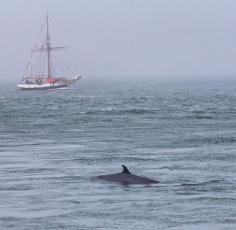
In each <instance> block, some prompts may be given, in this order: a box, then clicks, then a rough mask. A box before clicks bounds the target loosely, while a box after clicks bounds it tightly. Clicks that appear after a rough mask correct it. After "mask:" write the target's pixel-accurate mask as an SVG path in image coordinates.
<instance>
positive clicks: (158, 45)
mask: <svg viewBox="0 0 236 230" xmlns="http://www.w3.org/2000/svg"><path fill="white" fill-rule="evenodd" d="M46 11H48V12H49V15H50V19H51V20H53V21H52V22H53V24H52V27H53V26H55V28H54V29H52V38H53V40H54V43H56V44H57V41H59V39H57V36H55V34H53V32H54V31H55V32H56V33H58V34H60V36H61V37H62V38H63V39H61V41H63V42H64V43H65V44H66V45H68V46H69V47H70V49H69V50H68V51H67V52H68V54H69V55H68V56H69V57H70V60H71V65H72V66H73V68H74V69H75V70H78V72H80V73H81V74H82V75H83V76H84V77H85V78H88V79H99V78H101V79H102V78H126V77H129V78H146V79H148V78H150V79H151V78H154V77H155V78H172V77H174V78H177V79H178V78H184V77H187V78H199V76H202V77H205V76H208V77H209V78H214V77H222V76H224V77H228V78H229V77H230V76H231V77H232V76H233V75H236V25H235V24H236V13H235V12H236V1H235V0H9V1H4V0H1V7H0V28H1V42H0V50H1V52H0V60H1V65H0V66H1V67H0V70H1V74H0V81H19V80H20V79H21V77H22V75H23V74H24V70H25V66H26V63H27V61H28V59H29V55H30V49H31V48H32V47H33V45H34V44H35V42H36V40H37V36H38V33H39V30H40V27H41V24H42V23H43V19H44V17H45V14H46ZM58 37H59V36H58ZM59 45H61V44H59Z"/></svg>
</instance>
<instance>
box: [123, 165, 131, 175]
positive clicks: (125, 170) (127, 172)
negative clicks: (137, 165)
mask: <svg viewBox="0 0 236 230" xmlns="http://www.w3.org/2000/svg"><path fill="white" fill-rule="evenodd" d="M122 167H123V171H122V173H124V174H131V173H130V171H129V169H128V168H127V167H126V166H125V165H122Z"/></svg>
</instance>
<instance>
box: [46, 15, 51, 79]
mask: <svg viewBox="0 0 236 230" xmlns="http://www.w3.org/2000/svg"><path fill="white" fill-rule="evenodd" d="M47 55H48V77H50V76H51V60H50V57H51V44H50V36H49V25H48V13H47Z"/></svg>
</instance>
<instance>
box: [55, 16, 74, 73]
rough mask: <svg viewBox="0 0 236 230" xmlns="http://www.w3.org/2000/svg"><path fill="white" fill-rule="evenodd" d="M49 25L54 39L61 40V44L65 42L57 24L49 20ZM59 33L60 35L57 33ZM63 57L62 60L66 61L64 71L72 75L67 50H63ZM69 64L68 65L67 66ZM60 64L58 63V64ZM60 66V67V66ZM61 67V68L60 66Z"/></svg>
mask: <svg viewBox="0 0 236 230" xmlns="http://www.w3.org/2000/svg"><path fill="white" fill-rule="evenodd" d="M51 24H52V28H53V32H54V34H55V35H56V37H58V38H59V40H61V41H62V42H63V41H64V40H65V39H64V37H63V36H62V34H63V33H61V32H62V30H60V29H59V26H57V24H56V23H54V20H53V18H52V19H51ZM59 32H60V33H59ZM63 56H64V59H65V60H66V61H65V63H64V64H65V65H66V69H68V71H69V72H70V74H72V75H73V74H74V71H73V69H74V68H73V66H72V65H71V59H72V58H70V57H69V55H68V53H67V50H65V53H64V54H63ZM69 63H70V64H69ZM59 64H60V63H59ZM60 66H61V64H60ZM61 67H62V66H61ZM63 72H64V69H63Z"/></svg>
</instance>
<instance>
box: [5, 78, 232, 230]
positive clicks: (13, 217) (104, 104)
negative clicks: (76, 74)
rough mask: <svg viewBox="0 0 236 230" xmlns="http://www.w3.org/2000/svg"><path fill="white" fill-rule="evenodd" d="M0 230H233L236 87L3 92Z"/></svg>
mask: <svg viewBox="0 0 236 230" xmlns="http://www.w3.org/2000/svg"><path fill="white" fill-rule="evenodd" d="M122 164H125V165H126V166H127V167H128V168H129V169H130V171H131V172H133V173H135V174H137V175H142V176H146V177H150V178H153V179H157V180H160V181H161V183H160V184H155V185H149V186H147V185H129V186H123V185H121V184H117V183H108V182H105V181H99V180H95V179H93V178H94V177H95V176H98V175H101V174H109V173H116V172H120V171H121V165H122ZM0 229H17V230H25V229H35V230H36V229H40V230H41V229H83V230H87V229H173V230H177V229H178V230H180V229H186V230H187V229H188V230H189V229H190V230H191V229H193V230H195V229H196V230H197V229H214V230H216V229H224V230H225V229H236V82H181V83H180V82H179V83H174V82H169V83H168V82H151V81H149V82H145V81H143V82H141V81H140V82H129V83H128V82H116V83H115V82H113V83H112V82H109V83H104V82H88V81H86V80H84V79H83V80H81V82H79V83H78V84H77V85H76V86H75V88H72V89H64V90H63V89H61V90H50V91H37V92H21V91H18V90H16V88H15V85H6V86H5V85H1V86H0Z"/></svg>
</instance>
